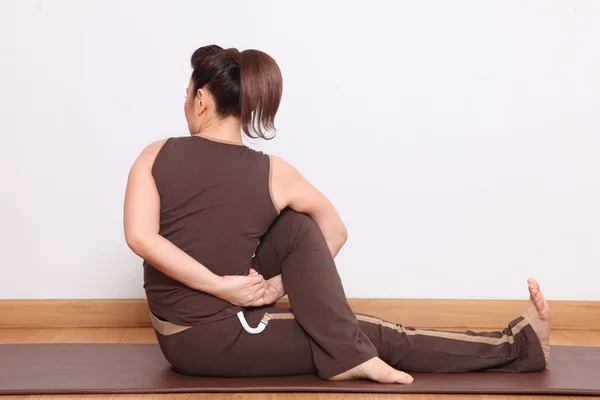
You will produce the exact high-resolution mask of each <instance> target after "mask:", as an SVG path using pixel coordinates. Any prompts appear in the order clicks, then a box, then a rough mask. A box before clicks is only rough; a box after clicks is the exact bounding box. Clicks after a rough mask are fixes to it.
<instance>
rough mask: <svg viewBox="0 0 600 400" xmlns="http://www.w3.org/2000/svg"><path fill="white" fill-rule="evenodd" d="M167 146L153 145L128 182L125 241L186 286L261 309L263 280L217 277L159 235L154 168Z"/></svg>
mask: <svg viewBox="0 0 600 400" xmlns="http://www.w3.org/2000/svg"><path fill="white" fill-rule="evenodd" d="M163 144H164V140H161V141H158V142H154V143H152V144H151V145H149V146H148V147H146V148H145V149H144V151H142V153H141V154H140V156H139V157H138V159H137V160H136V161H135V163H134V165H133V167H132V168H131V171H130V173H129V178H128V181H127V190H126V194H125V208H124V228H125V239H126V241H127V244H128V246H129V247H130V248H131V250H133V252H134V253H135V254H137V255H138V256H140V257H141V258H143V259H144V260H146V261H148V262H149V263H150V264H152V266H154V267H155V268H157V269H158V270H160V271H161V272H163V273H164V274H166V275H168V276H170V277H171V278H173V279H175V280H177V281H179V282H182V283H183V284H185V285H187V286H189V287H191V288H193V289H196V290H200V291H202V292H205V293H209V294H212V295H213V296H216V297H219V298H221V299H224V300H227V301H229V302H231V303H233V304H237V305H244V306H248V305H262V301H263V300H262V296H263V294H264V288H263V286H264V280H263V278H262V276H260V275H258V276H239V277H237V276H227V277H221V276H218V275H215V274H214V273H213V272H212V271H210V270H209V269H208V268H206V267H205V266H204V265H202V264H201V263H199V262H198V261H196V260H195V259H194V258H193V257H191V256H190V255H188V254H187V253H185V252H184V251H182V250H181V249H179V248H178V247H177V246H175V245H174V244H173V243H171V242H170V241H169V240H167V239H165V238H164V237H162V236H161V235H160V234H159V224H160V198H159V195H158V190H157V188H156V183H155V182H154V177H153V176H152V165H153V163H154V159H155V158H156V155H157V154H158V152H159V150H160V149H161V147H162V145H163Z"/></svg>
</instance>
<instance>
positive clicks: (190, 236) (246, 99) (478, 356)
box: [124, 45, 550, 383]
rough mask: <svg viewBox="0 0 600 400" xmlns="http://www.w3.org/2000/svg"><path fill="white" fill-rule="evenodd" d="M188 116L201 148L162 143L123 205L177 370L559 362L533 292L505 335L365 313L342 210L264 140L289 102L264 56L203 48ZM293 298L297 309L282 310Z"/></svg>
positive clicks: (379, 370) (379, 373) (341, 376)
mask: <svg viewBox="0 0 600 400" xmlns="http://www.w3.org/2000/svg"><path fill="white" fill-rule="evenodd" d="M191 64H192V68H193V72H192V75H191V79H190V82H189V85H188V88H187V96H186V101H185V105H184V110H185V116H186V119H187V122H188V127H189V131H190V136H187V137H176V138H169V139H166V140H160V141H158V142H155V143H152V144H150V145H149V146H148V147H147V148H146V149H144V150H143V151H142V153H141V154H140V156H139V157H138V159H137V160H136V161H135V163H134V165H133V167H132V169H131V172H130V175H129V180H128V185H127V193H126V197H125V216H124V217H125V236H126V240H127V243H128V245H129V246H130V248H131V249H132V250H133V251H134V252H135V253H136V254H137V255H139V256H140V257H142V258H143V259H144V260H145V262H144V288H145V290H146V294H147V298H148V304H149V308H150V311H151V315H150V316H151V320H152V324H153V326H154V328H155V332H156V336H157V339H158V343H159V344H160V348H161V351H162V352H163V354H164V356H165V358H166V359H167V360H168V361H169V363H170V364H171V365H172V366H173V368H174V369H175V370H176V371H179V372H181V373H183V374H188V375H203V376H222V377H228V376H267V375H291V374H307V373H317V374H318V376H320V377H321V378H323V379H330V380H350V379H361V378H364V379H371V380H373V381H376V382H382V383H410V382H412V381H413V378H412V377H411V376H410V375H408V374H406V373H404V372H401V370H403V371H408V372H411V371H412V372H468V371H480V370H497V371H515V372H521V371H535V370H541V369H543V368H545V366H546V364H547V362H548V358H549V347H548V340H549V329H550V314H549V308H548V305H547V303H546V301H545V300H544V298H543V296H542V294H541V292H540V289H539V286H538V284H537V282H535V281H534V280H530V281H529V291H530V294H531V296H530V302H529V306H528V308H527V309H526V311H525V313H524V314H523V316H520V317H519V318H517V319H515V320H514V321H512V322H510V324H509V325H508V327H507V328H506V329H504V330H503V331H501V332H483V333H473V332H470V331H468V332H445V331H434V330H418V329H413V328H409V327H404V326H402V325H398V324H394V323H391V322H388V321H384V320H382V319H380V318H377V317H373V316H367V315H362V314H354V313H353V312H352V310H351V309H350V307H349V305H348V302H347V300H346V297H345V294H344V289H343V287H342V283H341V281H340V277H339V275H338V273H337V270H336V266H335V264H334V261H333V259H334V257H335V256H336V254H337V253H338V252H339V250H340V248H341V247H342V246H343V245H344V243H345V242H346V237H347V233H346V227H345V226H344V223H343V222H342V221H341V219H340V217H339V215H338V213H337V212H336V210H335V208H334V207H333V205H332V204H331V202H329V201H328V200H327V198H326V197H325V196H324V195H323V194H321V193H320V192H319V191H318V190H317V189H316V188H315V187H314V186H312V185H311V184H310V183H309V182H308V181H307V180H306V179H304V178H303V177H302V175H301V174H300V173H299V172H298V171H297V170H296V169H294V168H293V167H292V166H291V165H290V164H288V163H286V162H285V161H284V160H282V159H280V158H278V157H276V156H272V155H266V154H264V153H262V152H258V151H255V150H252V149H250V148H248V147H247V146H245V145H244V144H243V142H242V132H243V133H244V134H245V135H247V136H249V137H254V138H256V137H260V138H266V132H267V131H269V130H273V129H274V123H273V122H274V118H275V114H276V112H277V109H278V107H279V102H280V99H281V93H282V78H281V72H280V70H279V67H278V66H277V64H276V63H275V61H274V60H273V59H272V58H271V57H270V56H269V55H267V54H265V53H263V52H260V51H258V50H245V51H243V52H241V53H240V52H239V51H238V50H237V49H233V48H232V49H222V48H221V47H219V46H216V45H211V46H205V47H201V48H199V49H197V50H196V51H195V52H194V54H193V55H192V58H191ZM285 294H288V296H289V300H290V304H291V307H292V308H291V309H285V308H275V307H273V306H272V305H273V304H274V303H275V302H276V301H277V300H278V299H279V298H281V297H282V296H284V295H285Z"/></svg>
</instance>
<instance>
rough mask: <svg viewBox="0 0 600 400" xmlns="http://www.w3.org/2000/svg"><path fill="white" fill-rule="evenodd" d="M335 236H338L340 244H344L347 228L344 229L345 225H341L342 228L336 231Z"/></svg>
mask: <svg viewBox="0 0 600 400" xmlns="http://www.w3.org/2000/svg"><path fill="white" fill-rule="evenodd" d="M337 237H338V241H339V242H340V243H341V244H345V243H346V241H348V229H346V227H345V226H342V228H341V229H340V230H339V232H338V235H337Z"/></svg>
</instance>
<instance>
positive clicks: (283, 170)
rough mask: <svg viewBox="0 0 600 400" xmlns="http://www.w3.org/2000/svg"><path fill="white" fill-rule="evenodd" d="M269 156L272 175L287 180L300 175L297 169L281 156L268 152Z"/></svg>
mask: <svg viewBox="0 0 600 400" xmlns="http://www.w3.org/2000/svg"><path fill="white" fill-rule="evenodd" d="M269 158H270V159H271V169H272V170H273V176H274V177H277V178H280V179H283V180H286V181H287V180H289V179H293V178H297V177H299V176H300V173H299V172H298V170H297V169H296V168H294V166H293V165H292V164H290V163H288V162H287V161H285V160H284V159H283V158H281V157H279V156H276V155H274V154H269Z"/></svg>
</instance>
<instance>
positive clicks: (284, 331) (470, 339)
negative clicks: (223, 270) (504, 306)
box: [151, 209, 545, 379]
mask: <svg viewBox="0 0 600 400" xmlns="http://www.w3.org/2000/svg"><path fill="white" fill-rule="evenodd" d="M253 267H254V269H256V270H257V271H259V272H260V273H261V274H262V275H263V276H264V277H265V279H269V278H271V277H273V276H275V275H278V274H282V275H283V282H284V286H285V288H286V291H287V293H288V297H289V301H290V306H291V308H275V307H273V306H272V305H269V306H263V307H251V308H247V309H245V311H243V316H241V317H240V316H234V317H229V318H226V319H224V320H221V321H217V322H210V323H206V324H203V325H196V326H192V327H186V326H179V325H175V324H172V323H170V322H167V321H162V320H160V319H158V318H156V316H154V315H151V319H152V322H153V325H154V328H155V331H156V336H157V338H158V342H159V344H160V347H161V350H162V352H163V354H164V356H165V358H166V359H167V361H169V363H170V364H171V365H172V366H173V368H174V369H175V370H176V371H178V372H180V373H183V374H188V375H198V376H219V377H239V376H273V375H293V374H309V373H316V374H318V376H320V377H321V378H323V379H327V378H330V377H332V376H334V375H336V374H339V373H341V372H344V371H346V370H348V369H350V368H352V367H355V366H357V365H359V364H361V363H363V362H365V361H367V360H369V359H371V358H372V357H376V356H378V357H380V358H381V359H383V361H385V362H386V363H388V364H390V365H391V366H393V367H394V368H396V369H399V370H402V371H406V372H432V373H449V372H470V371H482V370H494V371H512V372H527V371H538V370H541V369H544V368H545V362H544V355H543V352H542V348H541V344H540V341H539V340H538V338H537V336H536V335H535V333H534V331H533V329H532V327H531V326H530V325H529V323H528V321H527V320H526V319H524V318H523V317H519V318H516V319H515V320H513V321H511V322H510V323H509V324H508V327H507V328H505V329H504V330H503V331H499V332H479V333H475V332H472V331H466V332H450V331H437V330H429V329H414V328H411V327H406V326H402V325H399V324H395V323H392V322H388V321H385V320H382V319H380V318H377V317H373V316H368V315H364V314H354V313H353V312H352V310H351V309H350V306H349V305H348V302H347V300H346V296H345V293H344V288H343V287H342V282H341V280H340V277H339V275H338V272H337V269H336V266H335V263H334V261H333V259H332V257H331V253H330V251H329V249H328V247H327V244H326V242H325V239H324V237H323V235H322V233H321V230H320V229H319V227H318V226H317V225H316V223H315V222H314V221H313V220H312V219H311V218H310V217H308V216H307V215H305V214H302V213H297V212H295V211H292V210H290V209H286V210H284V211H283V212H282V213H281V215H280V216H279V217H277V219H276V220H275V222H274V223H273V225H272V226H271V227H270V229H269V231H268V232H267V233H266V234H265V235H264V237H263V238H262V239H261V241H260V244H259V246H258V248H257V250H256V255H255V257H254V261H253ZM242 320H243V321H242ZM243 324H246V327H244V326H243ZM261 330H262V331H261ZM258 331H260V332H258ZM250 332H253V333H250Z"/></svg>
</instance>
